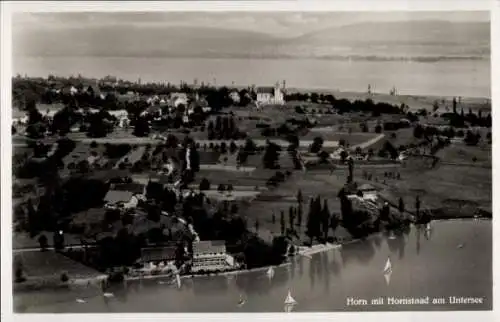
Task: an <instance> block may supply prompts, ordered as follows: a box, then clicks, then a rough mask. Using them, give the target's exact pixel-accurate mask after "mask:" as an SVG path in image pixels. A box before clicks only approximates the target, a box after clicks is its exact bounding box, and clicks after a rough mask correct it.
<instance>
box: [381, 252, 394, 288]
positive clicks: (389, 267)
mask: <svg viewBox="0 0 500 322" xmlns="http://www.w3.org/2000/svg"><path fill="white" fill-rule="evenodd" d="M383 273H384V278H385V282H386V284H387V285H389V283H390V282H391V275H392V263H391V259H390V258H387V262H385V266H384V270H383Z"/></svg>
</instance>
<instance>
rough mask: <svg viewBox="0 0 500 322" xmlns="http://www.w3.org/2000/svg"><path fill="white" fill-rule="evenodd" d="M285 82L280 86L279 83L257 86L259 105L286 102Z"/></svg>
mask: <svg viewBox="0 0 500 322" xmlns="http://www.w3.org/2000/svg"><path fill="white" fill-rule="evenodd" d="M284 90H285V83H284V82H283V86H282V87H280V85H279V83H276V85H275V86H274V87H259V88H257V104H259V105H269V104H275V105H283V104H285V95H284Z"/></svg>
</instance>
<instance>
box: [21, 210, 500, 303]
mask: <svg viewBox="0 0 500 322" xmlns="http://www.w3.org/2000/svg"><path fill="white" fill-rule="evenodd" d="M475 220H484V221H491V220H492V218H487V217H461V218H446V219H434V220H432V221H435V222H445V221H475ZM411 225H412V226H414V227H415V226H416V225H415V224H414V223H412V224H411ZM383 233H384V232H382V231H381V232H377V233H373V234H370V235H368V236H366V237H363V238H353V239H350V240H345V241H342V242H340V243H336V244H332V243H327V244H315V245H313V246H311V247H307V246H295V245H294V247H296V249H300V250H299V251H297V252H296V253H295V254H294V255H293V256H288V258H287V260H286V261H285V262H284V263H281V264H279V265H266V266H262V267H255V268H251V269H235V270H228V271H224V272H214V273H208V274H196V273H195V274H185V275H180V278H181V279H192V278H199V277H215V276H234V275H240V274H248V273H253V272H263V271H267V270H268V269H269V268H270V267H273V268H281V267H286V266H289V265H291V264H292V260H294V259H295V258H297V257H306V258H309V259H310V258H311V256H313V255H316V254H320V253H325V252H328V251H332V250H336V249H340V248H342V247H343V246H344V245H349V244H352V243H356V242H360V241H363V240H369V239H371V238H375V237H377V236H381V235H383ZM314 248H316V249H314ZM173 276H174V274H173V273H168V274H155V275H152V274H151V275H141V276H129V277H126V276H125V278H124V280H123V283H127V282H129V281H130V282H132V281H142V280H155V279H167V278H173ZM96 282H100V279H95V280H92V281H91V282H90V283H89V284H87V285H79V284H77V283H68V284H65V285H64V286H63V285H61V284H60V283H57V284H58V286H57V288H68V289H69V288H71V287H72V286H77V287H88V285H95V283H96ZM105 283H106V282H105ZM40 284H41V285H40ZM40 284H39V285H37V286H35V287H33V286H31V285H27V284H25V285H23V284H17V285H18V286H17V287H16V283H13V286H14V290H15V289H16V288H17V290H15V291H16V292H19V293H24V292H33V291H40V290H43V289H50V288H53V287H51V286H50V285H48V284H47V283H44V282H41V283H40ZM43 284H45V287H44V285H43ZM28 288H29V289H28Z"/></svg>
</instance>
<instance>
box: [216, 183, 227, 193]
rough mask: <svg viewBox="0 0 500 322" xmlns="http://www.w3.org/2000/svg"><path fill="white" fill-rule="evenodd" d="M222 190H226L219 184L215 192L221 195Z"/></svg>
mask: <svg viewBox="0 0 500 322" xmlns="http://www.w3.org/2000/svg"><path fill="white" fill-rule="evenodd" d="M224 190H226V187H225V186H224V185H223V184H222V183H221V184H219V186H218V187H217V191H218V192H219V193H223V192H224Z"/></svg>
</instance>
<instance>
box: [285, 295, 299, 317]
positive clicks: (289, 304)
mask: <svg viewBox="0 0 500 322" xmlns="http://www.w3.org/2000/svg"><path fill="white" fill-rule="evenodd" d="M295 305H297V301H295V299H294V298H293V297H292V293H291V292H290V290H288V295H287V296H286V298H285V312H287V313H288V312H292V310H293V307H294V306H295Z"/></svg>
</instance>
